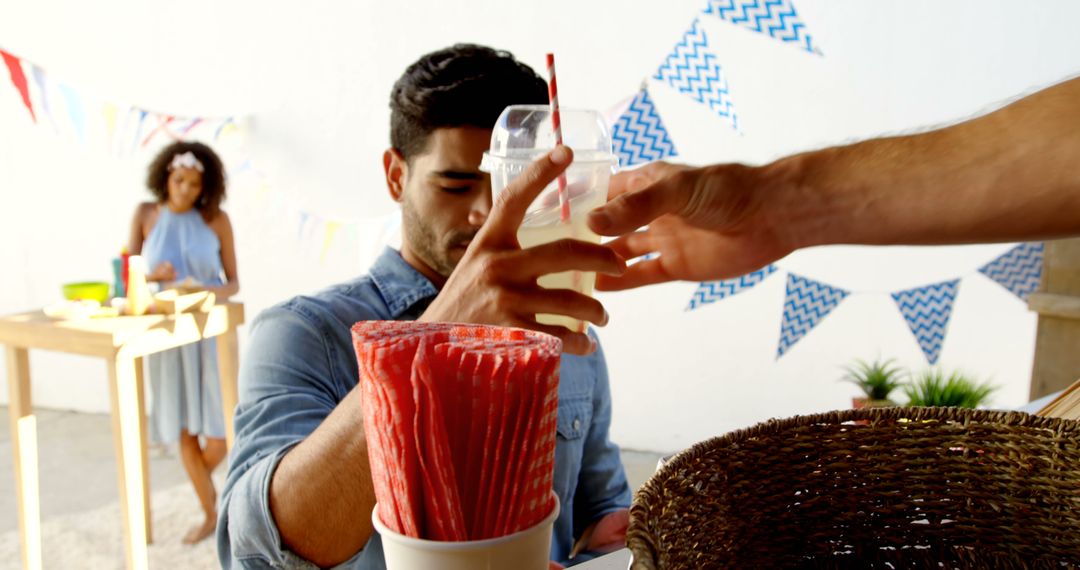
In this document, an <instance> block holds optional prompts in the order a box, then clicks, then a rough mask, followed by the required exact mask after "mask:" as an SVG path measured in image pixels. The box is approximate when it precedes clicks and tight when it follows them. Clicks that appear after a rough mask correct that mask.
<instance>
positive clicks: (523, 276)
mask: <svg viewBox="0 0 1080 570" xmlns="http://www.w3.org/2000/svg"><path fill="white" fill-rule="evenodd" d="M507 263H508V264H509V263H512V264H513V269H510V270H508V271H507V272H506V276H507V277H508V278H510V279H514V280H517V281H531V280H533V279H536V278H537V277H540V276H541V275H547V274H549V273H561V272H563V271H572V270H573V271H593V272H598V273H610V274H612V275H621V274H622V273H623V272H624V271H626V260H624V259H623V258H621V257H619V256H618V255H617V254H616V253H615V252H614V251H612V250H611V248H609V247H607V246H604V245H600V244H595V243H589V242H587V241H581V240H576V239H561V240H558V241H553V242H548V243H544V244H540V245H536V246H533V247H530V248H528V249H524V250H521V251H520V252H515V254H514V256H513V257H512V258H508V261H507Z"/></svg>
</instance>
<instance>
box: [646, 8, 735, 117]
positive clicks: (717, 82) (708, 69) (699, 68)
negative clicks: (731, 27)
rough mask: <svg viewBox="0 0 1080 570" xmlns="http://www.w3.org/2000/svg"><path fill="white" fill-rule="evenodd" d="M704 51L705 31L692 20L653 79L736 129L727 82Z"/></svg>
mask: <svg viewBox="0 0 1080 570" xmlns="http://www.w3.org/2000/svg"><path fill="white" fill-rule="evenodd" d="M708 47H709V40H708V38H707V37H706V36H705V31H704V30H702V29H701V26H700V25H699V22H698V19H697V18H694V22H693V23H692V24H691V25H690V29H689V30H687V31H686V33H685V34H684V35H683V38H682V40H681V41H679V43H677V44H675V48H674V49H673V50H672V52H671V54H670V55H668V56H667V59H665V60H664V63H663V64H662V65H661V66H660V68H659V69H657V70H656V75H654V76H653V77H654V78H656V79H658V80H660V81H664V82H665V83H668V84H670V85H671V86H672V87H674V88H676V89H678V90H679V92H681V93H686V94H687V95H689V96H690V98H691V99H693V100H695V101H697V102H699V103H703V104H705V105H708V106H709V108H710V109H712V110H713V111H714V112H715V113H716V114H718V115H720V116H721V117H723V118H725V119H727V120H729V121H731V127H732V128H734V129H738V128H739V123H738V119H737V118H736V116H735V108H734V106H733V105H732V104H731V95H730V93H729V92H728V84H727V79H726V78H725V77H724V74H723V72H722V71H721V70H720V62H719V61H718V60H717V59H716V56H715V55H713V54H712V53H710V52H709V51H708Z"/></svg>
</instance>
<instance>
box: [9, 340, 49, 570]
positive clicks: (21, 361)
mask: <svg viewBox="0 0 1080 570" xmlns="http://www.w3.org/2000/svg"><path fill="white" fill-rule="evenodd" d="M6 352H7V371H8V396H9V403H8V414H9V416H10V417H11V449H12V451H13V452H14V455H15V494H16V496H17V497H18V505H19V538H20V541H21V542H22V545H21V546H22V565H23V568H26V569H30V570H40V568H41V504H40V502H39V499H40V495H39V490H38V458H37V418H35V417H34V414H33V409H32V408H31V405H30V355H29V354H28V353H27V350H26V349H25V348H18V347H14V346H9V347H7V351H6Z"/></svg>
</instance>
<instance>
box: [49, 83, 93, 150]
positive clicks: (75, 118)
mask: <svg viewBox="0 0 1080 570" xmlns="http://www.w3.org/2000/svg"><path fill="white" fill-rule="evenodd" d="M56 87H57V89H59V90H60V95H61V96H62V97H63V98H64V105H65V106H66V107H67V112H68V118H69V119H71V126H72V127H74V128H75V134H76V135H77V136H78V137H79V142H83V143H85V142H86V117H85V116H84V115H83V106H82V101H80V100H79V94H78V93H76V92H75V90H74V89H72V88H71V87H70V86H68V85H65V84H63V83H60V84H58V85H57V86H56Z"/></svg>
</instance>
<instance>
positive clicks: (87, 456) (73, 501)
mask: <svg viewBox="0 0 1080 570" xmlns="http://www.w3.org/2000/svg"><path fill="white" fill-rule="evenodd" d="M34 413H35V415H36V416H37V424H38V465H39V472H40V486H41V516H42V518H43V519H48V518H50V517H54V516H57V515H62V514H67V513H74V512H81V511H85V510H89V509H93V508H96V507H100V506H103V505H106V504H109V503H112V502H115V501H116V500H117V497H118V490H117V486H116V459H115V455H114V454H113V440H112V427H111V424H110V422H109V416H108V415H106V414H84V413H77V412H64V411H55V410H45V409H36V410H35V411H34ZM0 414H2V415H3V420H2V421H0V533H3V532H7V531H10V530H14V529H17V528H18V524H19V522H18V518H17V516H18V515H17V513H18V504H17V502H16V497H15V493H14V489H15V470H14V468H13V462H14V460H13V458H12V453H11V433H10V424H9V422H8V419H7V407H5V406H0ZM660 455H661V454H658V453H651V452H641V451H631V450H624V451H623V453H622V458H623V464H624V465H625V466H626V474H627V478H628V479H629V480H630V487H631V489H637V488H638V487H639V486H640V485H641V484H642V483H643V482H645V480H646V479H648V478H649V476H650V475H652V473H653V471H654V470H655V469H656V461H657V459H659V458H660ZM186 481H187V475H186V474H185V473H184V469H183V467H182V466H181V464H180V459H179V458H178V457H177V455H176V450H175V449H170V450H165V449H162V448H153V449H151V450H150V486H151V487H150V488H151V490H155V489H165V488H168V487H172V486H174V485H179V484H181V483H184V482H186Z"/></svg>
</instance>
